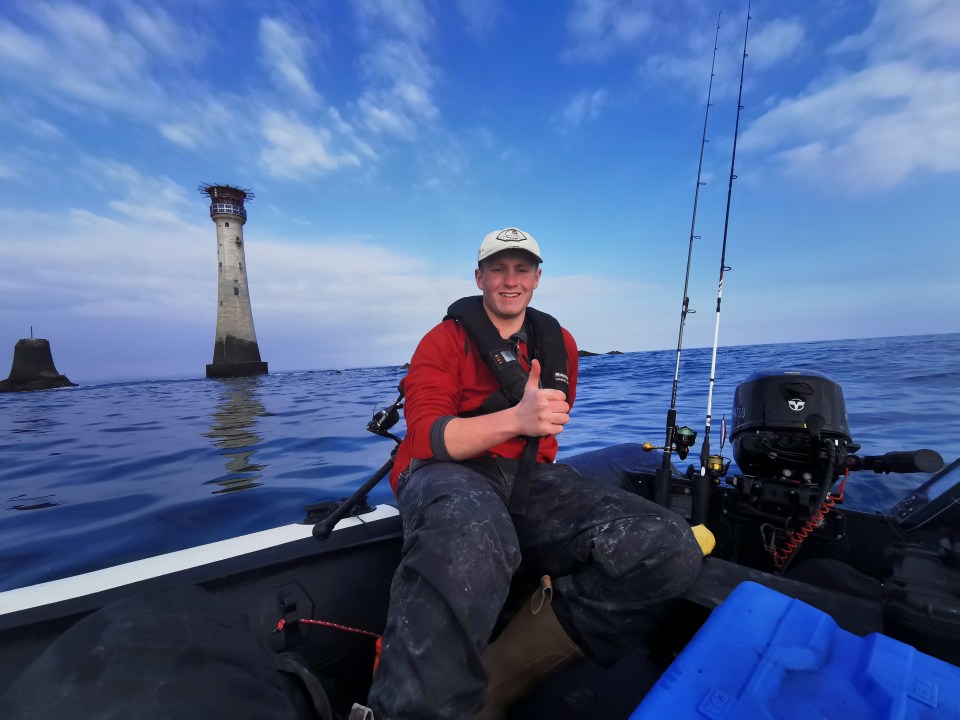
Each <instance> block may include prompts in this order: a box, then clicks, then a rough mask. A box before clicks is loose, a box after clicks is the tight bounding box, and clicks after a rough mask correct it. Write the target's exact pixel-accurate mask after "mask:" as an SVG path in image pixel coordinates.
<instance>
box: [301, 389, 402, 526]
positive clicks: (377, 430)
mask: <svg viewBox="0 0 960 720" xmlns="http://www.w3.org/2000/svg"><path fill="white" fill-rule="evenodd" d="M401 408H403V391H402V390H401V391H400V395H399V397H397V399H396V400H395V401H394V402H393V404H392V405H390V406H389V407H387V408H384V409H383V410H380V411H379V412H376V413H374V415H373V419H371V420H370V422H369V423H367V430H368V431H370V432H372V433H373V434H374V435H379V436H380V437H387V438H390V439H391V440H393V441H394V442H395V443H396V445H394V446H393V451H392V452H391V453H390V458H389V459H388V460H387V461H386V462H385V463H384V464H383V465H381V466H380V468H379V469H378V470H377V471H376V472H375V473H374V474H373V475H371V476H370V479H369V480H367V481H366V482H365V483H364V484H363V485H361V486H360V487H359V488H357V490H356V492H354V493H353V495H351V496H350V497H348V498H346V499H343V500H341V501H340V502H339V503H338V504H337V505H336V507H335V508H334V509H333V511H331V512H330V514H329V515H327V516H326V517H325V518H323V519H322V520H320V521H319V522H317V523H315V524H314V526H313V536H314V537H315V538H316V539H317V540H326V539H327V538H328V537H330V534H331V533H332V532H333V529H334V527H336V525H337V523H338V522H340V521H341V520H342V519H343V518H345V517H346V516H347V515H353V514H355V511H356V509H357V508H358V507H359V506H361V505H364V504H365V503H366V501H367V495H369V494H370V491H371V490H373V488H375V487H376V486H377V484H378V483H379V482H380V481H381V480H383V478H385V477H386V476H387V475H389V474H390V471H391V470H392V469H393V463H394V461H395V460H396V459H397V449H398V448H399V447H400V443H401V441H402V440H403V438H400V437H397V436H396V435H394V434H393V433H392V432H390V429H391V428H392V427H393V426H394V425H396V424H397V423H398V422H400V410H401Z"/></svg>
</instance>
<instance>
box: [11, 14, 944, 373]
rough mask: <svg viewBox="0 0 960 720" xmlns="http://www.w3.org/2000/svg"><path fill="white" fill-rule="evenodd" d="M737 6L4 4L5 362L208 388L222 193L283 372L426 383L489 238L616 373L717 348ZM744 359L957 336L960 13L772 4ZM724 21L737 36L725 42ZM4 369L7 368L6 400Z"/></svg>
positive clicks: (748, 130) (739, 303)
mask: <svg viewBox="0 0 960 720" xmlns="http://www.w3.org/2000/svg"><path fill="white" fill-rule="evenodd" d="M746 15H747V5H746V3H745V2H741V1H740V0H672V1H671V2H662V1H660V2H653V1H652V0H568V1H566V2H561V1H559V0H557V1H556V2H554V1H550V2H548V1H546V0H541V1H539V2H534V1H531V2H520V3H518V2H507V1H506V0H326V1H323V2H296V3H294V2H269V1H265V2H260V1H256V2H255V1H254V0H233V1H227V0H169V1H168V2H164V3H156V2H151V3H146V2H139V1H138V0H87V1H86V2H82V3H72V2H45V1H43V0H29V1H23V2H17V1H16V0H7V1H6V2H4V3H2V6H0V88H2V92H0V187H2V194H0V362H3V355H4V354H5V353H9V354H8V355H7V357H8V358H10V360H12V356H13V348H14V345H15V343H16V341H17V340H18V339H20V338H25V337H30V333H31V328H32V332H33V334H34V336H35V337H43V338H47V339H49V340H50V342H51V346H52V349H53V355H54V359H55V361H56V363H57V366H58V368H59V370H60V372H63V373H64V374H66V375H67V376H68V377H70V378H71V379H72V380H74V381H75V382H81V383H84V382H94V381H108V380H125V379H138V378H174V377H200V376H202V375H203V373H204V366H205V364H206V363H209V362H211V360H212V353H213V342H214V333H215V325H216V305H217V289H216V282H217V277H216V276H217V265H216V263H217V258H216V234H215V229H214V225H213V223H212V222H211V220H210V217H209V214H208V204H207V200H206V198H205V197H203V196H202V195H201V194H200V193H199V192H198V191H197V187H198V185H199V184H200V183H201V182H208V183H228V184H232V185H237V186H241V187H244V188H251V189H253V191H254V192H255V198H254V199H253V201H252V202H250V203H249V205H248V208H247V209H248V221H247V224H246V226H245V228H244V240H245V242H244V244H245V247H246V261H247V272H248V279H249V282H250V295H251V300H252V306H253V316H254V322H255V326H256V332H257V338H258V341H259V345H260V351H261V355H262V357H263V359H264V360H266V361H267V362H268V363H269V364H270V369H271V371H273V372H284V371H293V370H313V369H326V368H346V367H372V366H385V365H393V364H401V363H403V362H406V361H407V360H409V358H410V356H411V354H412V352H413V350H414V349H415V347H416V344H417V342H418V341H419V339H420V338H421V337H422V335H423V334H424V333H425V332H426V331H427V330H429V328H430V327H432V326H433V325H434V324H435V323H437V322H439V320H440V319H441V318H442V317H443V315H444V312H445V310H446V307H447V305H448V304H449V303H451V302H452V301H453V300H455V299H457V298H459V297H461V296H463V295H468V294H473V293H475V292H476V286H475V284H474V278H473V270H474V268H475V259H476V252H477V248H478V247H479V245H480V241H481V240H482V238H483V236H484V235H485V234H486V233H487V232H489V231H491V230H493V229H500V228H504V227H510V226H512V227H519V228H521V229H522V230H524V231H525V232H527V233H529V234H531V235H533V236H534V237H535V238H536V239H537V240H538V242H539V243H540V247H541V249H542V251H543V257H544V264H543V277H542V280H541V283H540V287H539V289H538V290H537V291H536V294H535V297H534V303H533V304H534V306H535V307H538V308H539V309H541V310H544V311H547V312H550V313H551V314H553V315H555V316H556V317H558V318H559V319H560V321H561V323H562V324H563V325H564V326H565V327H567V328H568V329H569V330H570V331H571V332H572V333H573V335H574V336H575V337H576V339H577V341H578V343H579V345H580V347H581V348H583V349H586V350H590V351H593V352H607V351H611V350H620V351H624V352H628V351H639V350H658V349H674V350H675V349H676V346H677V335H678V330H679V318H680V309H681V302H682V296H683V286H684V278H685V269H686V263H687V253H688V249H689V247H690V236H691V221H692V215H693V208H694V190H695V188H696V187H697V186H696V179H697V169H698V162H699V158H700V151H701V139H702V137H703V129H704V120H705V111H706V100H707V91H708V86H709V83H710V80H711V73H710V69H711V61H712V57H713V50H714V39H715V37H718V40H717V48H718V49H717V52H716V65H715V73H714V77H713V85H712V91H711V92H712V95H711V100H712V105H711V107H710V112H709V116H708V118H707V138H708V140H709V142H707V143H706V144H705V146H704V147H705V152H704V155H703V167H702V178H701V179H702V181H703V182H704V183H705V184H704V185H702V186H701V187H700V196H699V202H698V205H697V214H696V228H695V233H694V234H695V235H697V236H699V237H698V238H696V239H695V240H694V243H693V255H692V263H691V273H690V292H689V294H690V300H691V307H692V308H693V309H694V310H696V313H694V314H691V315H689V316H688V320H687V324H686V329H685V334H684V346H685V347H705V346H710V345H711V344H712V343H713V338H714V331H715V326H716V299H717V294H718V276H719V269H720V257H721V246H722V243H723V238H724V226H725V222H724V219H725V214H726V209H727V197H728V186H729V184H730V174H731V160H732V148H733V141H734V137H735V125H736V121H737V95H738V88H739V83H740V71H741V60H742V57H743V42H744V32H745V27H746ZM751 15H752V19H751V20H750V23H749V33H748V39H747V58H746V62H745V63H744V66H743V67H744V81H743V100H742V105H743V109H742V111H741V113H740V116H739V134H738V135H737V152H736V166H735V174H736V176H737V177H736V180H735V181H734V182H733V190H732V194H731V195H730V205H729V224H728V226H727V232H726V238H727V245H726V265H728V266H729V267H730V268H731V269H730V270H729V271H728V272H727V273H726V274H725V277H724V283H723V304H722V313H721V318H720V325H719V343H720V345H743V344H758V343H792V342H804V341H809V340H821V339H822V340H827V339H831V340H832V339H842V338H859V337H877V336H891V335H913V334H926V333H940V332H958V331H960V313H958V312H957V310H958V309H960V280H958V278H960V237H958V232H957V212H956V208H957V199H956V198H957V197H958V196H960V3H958V2H956V0H873V1H864V0H857V1H856V2H854V1H853V0H777V1H776V2H774V1H773V0H756V1H755V2H754V3H753V6H752V13H751ZM718 23H719V35H717V26H718ZM2 376H3V368H0V377H2Z"/></svg>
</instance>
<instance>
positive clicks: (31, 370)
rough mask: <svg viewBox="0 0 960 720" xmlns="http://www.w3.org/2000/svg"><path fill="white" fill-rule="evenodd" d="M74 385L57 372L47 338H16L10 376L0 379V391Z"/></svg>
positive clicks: (46, 388) (48, 388) (23, 390)
mask: <svg viewBox="0 0 960 720" xmlns="http://www.w3.org/2000/svg"><path fill="white" fill-rule="evenodd" d="M76 385H77V384H76V383H73V382H70V380H68V379H67V376H66V375H61V374H60V373H58V372H57V367H56V365H54V364H53V355H52V354H51V353H50V342H49V341H48V340H43V339H40V338H24V339H23V340H18V341H17V344H16V346H15V347H14V349H13V367H12V368H11V369H10V376H9V377H8V378H7V379H6V380H0V392H30V391H32V390H50V389H51V388H62V387H76Z"/></svg>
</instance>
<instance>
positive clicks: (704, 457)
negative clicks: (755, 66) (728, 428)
mask: <svg viewBox="0 0 960 720" xmlns="http://www.w3.org/2000/svg"><path fill="white" fill-rule="evenodd" d="M751 2H752V0H747V22H746V25H745V27H744V31H743V57H742V58H741V60H740V90H739V93H738V95H737V120H736V123H735V124H734V127H733V152H732V154H731V156H730V181H729V183H728V185H727V210H726V216H725V217H724V220H723V245H722V248H721V250H720V281H719V284H718V286H717V321H716V325H715V326H714V330H713V357H712V359H711V361H710V391H709V393H708V394H707V421H706V427H705V428H704V431H703V446H702V447H701V448H700V474H699V476H698V477H697V479H696V480H695V481H694V486H693V505H694V508H697V507H698V504H699V505H700V506H701V512H702V513H704V514H705V512H706V505H707V504H708V502H709V495H710V481H711V479H712V478H719V477H720V476H721V475H722V474H723V473H724V471H725V469H726V468H725V466H724V463H723V458H722V457H720V456H719V455H711V454H710V420H711V417H712V412H713V388H714V385H715V384H716V371H717V342H718V340H719V338H720V304H721V302H722V301H723V274H724V272H726V271H727V270H729V269H730V268H729V267H727V263H726V260H727V232H728V230H729V228H730V199H731V197H732V196H733V181H734V180H736V179H737V176H736V174H735V172H734V170H735V168H736V161H737V136H738V135H739V133H740V111H741V110H743V74H744V69H745V68H746V65H747V37H748V35H749V32H750V6H751ZM698 498H699V499H700V501H699V503H698ZM694 514H695V515H696V512H695V513H694ZM704 519H705V518H700V522H702V521H703V520H704ZM696 522H697V518H696V517H695V518H694V524H696Z"/></svg>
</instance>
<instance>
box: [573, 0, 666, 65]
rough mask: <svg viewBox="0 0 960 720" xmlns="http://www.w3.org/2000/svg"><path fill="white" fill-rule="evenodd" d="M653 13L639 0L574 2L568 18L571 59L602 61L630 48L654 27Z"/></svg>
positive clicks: (579, 0)
mask: <svg viewBox="0 0 960 720" xmlns="http://www.w3.org/2000/svg"><path fill="white" fill-rule="evenodd" d="M653 21H654V16H653V10H652V9H651V7H650V4H649V3H647V2H642V1H641V0H575V1H574V3H573V7H572V8H571V10H570V12H569V14H568V15H567V31H568V33H569V36H570V46H569V47H568V48H567V51H566V55H567V57H568V58H570V59H572V60H585V61H596V60H603V59H605V58H607V57H609V56H611V55H613V54H615V53H616V52H618V51H620V50H622V49H623V48H625V47H631V46H634V45H636V44H637V42H638V41H639V40H640V39H641V38H642V37H643V36H644V35H646V34H647V33H648V32H649V31H650V29H651V28H652V27H653V24H654V23H653Z"/></svg>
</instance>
